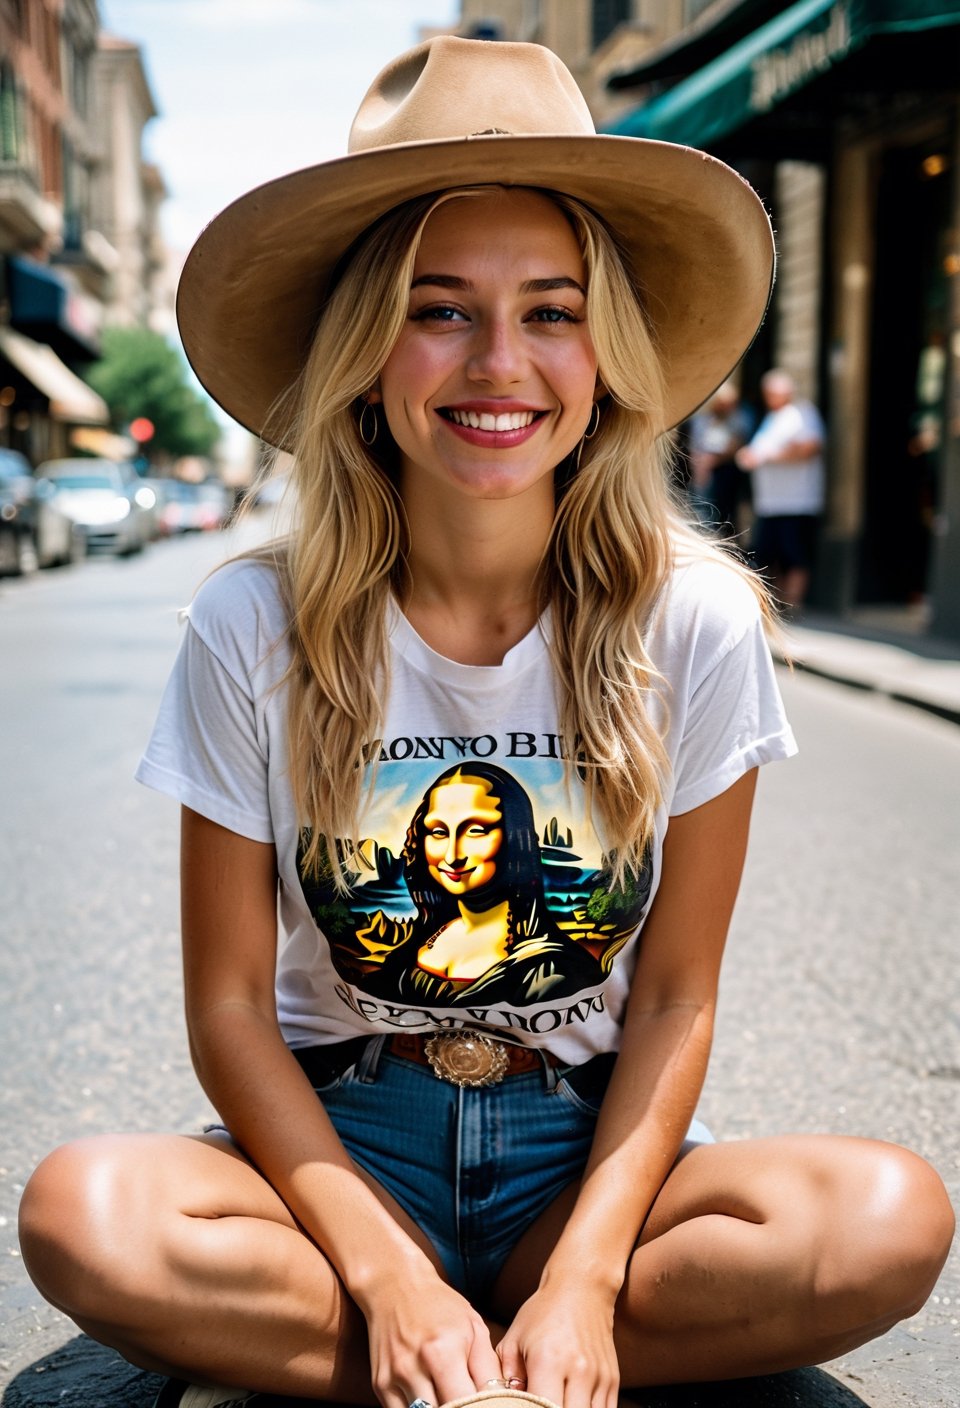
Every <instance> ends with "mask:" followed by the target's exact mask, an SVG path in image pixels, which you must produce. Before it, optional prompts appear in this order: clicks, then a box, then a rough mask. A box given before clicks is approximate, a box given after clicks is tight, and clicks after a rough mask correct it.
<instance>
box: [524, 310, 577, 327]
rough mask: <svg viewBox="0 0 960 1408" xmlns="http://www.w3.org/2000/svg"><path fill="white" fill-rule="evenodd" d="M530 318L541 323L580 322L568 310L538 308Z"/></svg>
mask: <svg viewBox="0 0 960 1408" xmlns="http://www.w3.org/2000/svg"><path fill="white" fill-rule="evenodd" d="M531 316H532V317H533V318H534V319H535V320H536V321H537V322H541V323H578V322H579V321H580V319H579V318H578V317H576V316H575V314H573V313H571V311H570V309H569V308H538V309H537V310H536V312H535V313H533V314H532V315H531Z"/></svg>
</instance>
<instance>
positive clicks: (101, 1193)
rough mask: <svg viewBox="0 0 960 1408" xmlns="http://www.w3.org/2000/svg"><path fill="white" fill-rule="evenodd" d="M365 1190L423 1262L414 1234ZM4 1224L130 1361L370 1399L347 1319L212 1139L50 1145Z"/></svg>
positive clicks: (65, 1299)
mask: <svg viewBox="0 0 960 1408" xmlns="http://www.w3.org/2000/svg"><path fill="white" fill-rule="evenodd" d="M369 1181H370V1183H371V1186H373V1187H376V1185H375V1184H374V1183H373V1181H372V1180H369ZM377 1192H378V1194H379V1195H380V1196H381V1197H382V1199H383V1201H384V1203H385V1204H386V1205H387V1206H388V1207H389V1208H390V1210H391V1212H393V1213H394V1215H395V1216H396V1217H397V1219H398V1221H400V1222H401V1223H402V1224H403V1226H404V1227H406V1228H407V1230H408V1231H409V1232H410V1234H411V1236H413V1237H415V1238H416V1240H417V1241H418V1242H419V1243H420V1245H421V1246H423V1247H424V1248H425V1249H426V1250H427V1252H428V1254H429V1255H430V1256H431V1258H432V1259H433V1260H434V1262H435V1264H437V1258H436V1254H435V1253H434V1252H433V1250H432V1248H430V1247H429V1246H428V1244H427V1243H426V1240H425V1238H424V1237H423V1235H422V1233H420V1232H419V1231H418V1230H417V1229H416V1228H415V1227H414V1226H413V1224H412V1223H411V1222H410V1220H409V1219H408V1218H407V1216H406V1214H405V1213H404V1212H403V1211H402V1210H401V1209H400V1208H399V1207H398V1206H397V1204H396V1203H395V1202H394V1201H393V1199H392V1198H390V1197H389V1195H388V1194H387V1193H385V1192H384V1191H383V1190H382V1189H380V1188H379V1187H377ZM20 1230H21V1245H22V1248H23V1254H24V1260H25V1262H26V1265H27V1269H28V1271H29V1272H30V1275H31V1276H32V1278H33V1280H34V1281H35V1283H36V1285H37V1287H38V1289H39V1290H40V1291H41V1292H42V1293H43V1295H44V1296H46V1297H47V1299H48V1300H50V1301H52V1302H53V1304H54V1305H56V1306H58V1307H59V1308H60V1309H61V1310H63V1311H65V1312H66V1314H67V1315H69V1316H71V1318H72V1319H74V1320H75V1321H76V1322H77V1324H78V1325H79V1326H80V1328H81V1329H83V1330H84V1331H86V1332H87V1333H88V1334H90V1335H91V1336H92V1337H93V1338H94V1339H97V1340H100V1341H101V1342H102V1343H104V1344H108V1345H110V1346H111V1347H113V1348H114V1349H117V1350H119V1352H120V1353H121V1354H123V1355H124V1356H125V1357H126V1358H127V1359H129V1360H130V1361H131V1362H132V1363H134V1364H138V1365H139V1366H141V1367H142V1368H145V1369H150V1370H154V1371H157V1372H160V1373H165V1374H171V1375H174V1376H179V1377H181V1378H187V1379H191V1380H196V1381H199V1382H206V1383H211V1382H212V1383H222V1384H229V1385H235V1386H238V1387H243V1388H252V1389H271V1390H273V1391H274V1392H277V1393H286V1394H291V1395H304V1396H310V1397H320V1398H333V1399H338V1400H340V1401H346V1402H357V1403H374V1402H375V1401H376V1399H375V1396H374V1394H373V1391H372V1388H371V1384H370V1372H369V1356H368V1350H367V1339H366V1326H365V1323H364V1320H363V1317H362V1316H361V1314H360V1312H359V1311H358V1309H357V1307H356V1306H355V1305H354V1303H353V1301H351V1300H350V1298H349V1296H348V1295H347V1294H346V1292H345V1291H344V1289H343V1286H342V1283H341V1282H340V1280H339V1278H338V1277H337V1275H336V1273H335V1272H334V1270H333V1268H332V1267H331V1266H330V1264H329V1262H328V1261H327V1260H326V1258H325V1257H324V1256H323V1255H322V1254H321V1252H320V1251H319V1250H318V1249H317V1247H316V1246H315V1245H314V1243H313V1242H311V1241H310V1240H309V1239H308V1238H307V1237H306V1235H305V1234H304V1233H303V1232H302V1231H301V1230H300V1228H299V1227H298V1225H297V1224H296V1223H295V1222H294V1220H293V1218H292V1217H291V1215H290V1213H289V1211H288V1210H287V1208H286V1206H285V1204H284V1203H283V1202H282V1201H281V1200H280V1198H279V1197H278V1195H277V1194H276V1193H275V1192H274V1190H273V1188H272V1187H271V1186H270V1185H269V1184H268V1183H267V1182H266V1180H265V1179H264V1178H262V1177H261V1175H260V1174H259V1173H258V1172H257V1171H256V1170H255V1169H254V1168H253V1167H252V1166H251V1165H250V1164H249V1163H248V1162H247V1161H246V1160H245V1159H244V1158H243V1157H242V1156H241V1155H240V1154H239V1153H237V1152H236V1150H235V1149H234V1148H233V1146H232V1145H230V1143H229V1141H228V1140H226V1139H225V1138H218V1137H217V1136H208V1137H205V1138H203V1139H191V1138H185V1137H183V1136H178V1135H170V1136H164V1135H155V1136H151V1135H144V1136H140V1135H137V1136H122V1137H118V1138H99V1139H90V1140H83V1141H80V1142H79V1143H77V1144H72V1145H68V1146H67V1147H66V1148H63V1149H59V1150H57V1151H56V1152H55V1153H54V1154H51V1155H50V1157H49V1158H48V1159H46V1160H45V1161H44V1162H43V1163H42V1164H41V1165H40V1166H39V1168H38V1169H37V1170H36V1172H35V1173H34V1175H33V1177H32V1179H31V1180H30V1183H29V1184H28V1186H27V1189H26V1191H25V1193H24V1196H23V1201H22V1205H21V1215H20Z"/></svg>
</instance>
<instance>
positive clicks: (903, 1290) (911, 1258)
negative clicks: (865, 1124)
mask: <svg viewBox="0 0 960 1408" xmlns="http://www.w3.org/2000/svg"><path fill="white" fill-rule="evenodd" d="M854 1145H855V1147H854V1151H853V1152H854V1161H853V1164H852V1165H851V1166H850V1167H848V1168H847V1170H845V1173H846V1176H845V1178H844V1179H843V1180H842V1187H843V1195H842V1196H843V1197H844V1199H845V1202H846V1207H845V1211H844V1214H843V1217H842V1220H841V1221H840V1224H839V1226H838V1227H837V1233H838V1246H839V1248H840V1250H841V1252H842V1254H843V1260H844V1262H845V1264H846V1274H841V1275H840V1277H839V1282H840V1284H841V1285H843V1286H844V1288H845V1290H846V1291H847V1292H848V1293H849V1292H850V1291H853V1292H855V1293H856V1292H857V1291H859V1292H860V1296H861V1297H862V1312H863V1314H864V1316H865V1317H866V1318H869V1319H871V1320H878V1321H888V1322H889V1323H890V1324H894V1323H896V1321H897V1320H901V1319H905V1318H906V1317H908V1316H910V1315H915V1314H916V1313H917V1311H919V1310H920V1308H921V1307H922V1306H923V1304H924V1303H925V1301H926V1300H927V1297H928V1296H929V1295H930V1292H931V1291H932V1290H933V1287H934V1285H935V1283H936V1280H937V1277H938V1276H939V1274H940V1271H941V1270H942V1268H943V1264H944V1262H945V1261H946V1258H947V1253H948V1252H949V1250H950V1244H951V1241H952V1240H953V1234H954V1226H955V1220H954V1214H953V1209H952V1207H951V1206H950V1200H949V1198H948V1197H947V1192H946V1189H945V1188H944V1185H943V1182H942V1180H941V1178H940V1177H939V1175H938V1174H937V1173H936V1172H935V1170H934V1169H933V1168H931V1166H930V1165H929V1164H928V1163H927V1162H926V1161H925V1160H924V1159H922V1158H920V1157H919V1156H918V1155H916V1154H913V1153H911V1152H910V1151H909V1150H907V1149H901V1148H899V1147H897V1146H896V1145H893V1144H884V1143H879V1142H878V1143H872V1142H864V1143H861V1142H860V1141H854ZM830 1260H831V1261H832V1264H833V1266H834V1268H836V1267H837V1259H836V1258H830Z"/></svg>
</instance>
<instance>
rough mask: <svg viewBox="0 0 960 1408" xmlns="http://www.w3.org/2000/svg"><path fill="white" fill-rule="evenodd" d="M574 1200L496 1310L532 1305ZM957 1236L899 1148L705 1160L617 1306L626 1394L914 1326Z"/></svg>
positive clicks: (938, 1190)
mask: <svg viewBox="0 0 960 1408" xmlns="http://www.w3.org/2000/svg"><path fill="white" fill-rule="evenodd" d="M574 1196H575V1190H573V1189H571V1190H568V1192H567V1193H565V1194H563V1195H561V1198H560V1199H558V1200H557V1202H556V1203H555V1204H554V1205H553V1206H552V1207H551V1208H550V1209H548V1210H547V1212H546V1213H544V1215H543V1217H542V1218H541V1219H540V1220H539V1221H538V1222H537V1223H536V1224H534V1226H533V1227H532V1228H531V1229H530V1231H529V1232H528V1233H527V1234H526V1235H525V1237H524V1238H523V1239H522V1240H521V1241H520V1243H518V1245H517V1247H516V1248H515V1249H514V1252H513V1253H512V1254H511V1257H510V1260H509V1261H508V1262H507V1264H506V1266H505V1267H504V1270H503V1272H502V1273H501V1277H500V1280H499V1282H498V1285H497V1288H496V1296H495V1306H494V1308H495V1310H496V1312H497V1313H498V1315H499V1316H500V1318H504V1319H509V1318H510V1317H511V1316H512V1315H513V1313H514V1312H515V1311H516V1309H517V1307H518V1306H519V1304H520V1303H521V1302H522V1301H523V1300H524V1299H525V1298H526V1297H527V1296H528V1295H530V1294H531V1293H532V1291H533V1290H534V1289H535V1288H536V1285H537V1282H538V1280H539V1274H540V1270H541V1268H542V1266H543V1265H544V1262H545V1261H546V1259H547V1257H548V1256H549V1253H550V1250H551V1248H552V1247H553V1245H554V1243H555V1241H556V1238H557V1236H558V1235H559V1231H560V1228H561V1227H562V1226H563V1222H564V1220H565V1218H566V1216H567V1214H568V1212H569V1209H570V1206H571V1204H572V1201H573V1197H574ZM952 1234H953V1214H952V1212H951V1209H950V1205H949V1202H948V1201H947V1196H946V1193H945V1191H944V1188H943V1184H942V1183H941V1181H940V1179H939V1178H938V1176H937V1175H936V1173H934V1171H933V1170H932V1169H931V1168H930V1167H929V1165H927V1164H925V1163H924V1162H923V1161H922V1160H921V1159H919V1158H917V1157H916V1156H915V1155H913V1154H909V1153H907V1152H906V1151H905V1150H903V1149H898V1148H896V1147H895V1146H893V1145H889V1144H880V1143H874V1142H872V1141H868V1140H860V1139H849V1138H840V1137H832V1136H795V1137H785V1138H779V1139H763V1140H751V1141H743V1142H738V1143H729V1144H714V1145H703V1146H700V1147H699V1148H697V1149H694V1150H693V1151H692V1152H691V1153H690V1154H688V1155H687V1157H686V1158H684V1159H682V1160H681V1161H680V1162H679V1163H678V1164H677V1165H676V1167H675V1168H674V1170H673V1171H672V1173H671V1174H670V1176H669V1177H668V1178H667V1180H666V1182H665V1183H664V1186H663V1188H662V1190H661V1192H660V1194H659V1196H658V1198H657V1200H656V1202H655V1203H654V1206H653V1209H652V1210H651V1213H650V1217H649V1218H648V1220H647V1223H646V1225H645V1227H644V1229H643V1232H642V1235H641V1237H640V1240H639V1243H638V1246H637V1249H636V1251H635V1252H634V1254H633V1257H632V1259H631V1262H630V1266H629V1268H628V1274H627V1279H626V1282H625V1285H624V1289H623V1291H622V1293H621V1296H620V1300H619V1302H618V1306H617V1322H616V1323H617V1333H616V1338H617V1351H618V1354H619V1358H620V1367H621V1374H622V1379H623V1383H624V1385H626V1386H630V1387H639V1386H641V1385H646V1384H666V1383H678V1382H693V1381H697V1380H704V1379H724V1378H741V1377H749V1376H751V1375H756V1374H766V1373H773V1372H776V1371H778V1370H782V1369H790V1368H796V1367H798V1366H801V1365H806V1364H816V1363H821V1362H823V1361H824V1360H826V1359H831V1358H834V1357H835V1356H836V1355H838V1354H842V1353H845V1352H847V1351H848V1350H849V1349H851V1348H853V1347H854V1346H855V1345H858V1344H863V1343H864V1342H865V1341H867V1340H869V1339H872V1338H874V1337H875V1336H877V1335H880V1334H883V1333H884V1332H885V1331H886V1330H888V1329H889V1328H890V1327H891V1326H892V1325H894V1324H895V1323H896V1322H897V1321H898V1320H901V1319H903V1318H904V1317H905V1316H908V1315H912V1314H914V1313H915V1312H916V1311H917V1310H918V1309H919V1308H920V1306H921V1305H922V1304H923V1303H924V1301H925V1300H926V1298H927V1296H928V1295H929V1294H930V1292H931V1290H932V1289H933V1285H934V1282H935V1281H936V1278H937V1275H938V1274H939V1271H940V1269H941V1267H942V1265H943V1262H944V1260H945V1259H946V1255H947V1251H948V1249H949V1246H950V1240H951V1237H952Z"/></svg>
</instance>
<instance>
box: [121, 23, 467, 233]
mask: <svg viewBox="0 0 960 1408" xmlns="http://www.w3.org/2000/svg"><path fill="white" fill-rule="evenodd" d="M459 11H460V6H459V3H458V0H100V16H101V23H102V26H103V28H104V29H105V30H107V31H108V32H109V33H111V34H114V35H117V36H119V37H120V38H122V39H129V40H132V41H133V42H134V43H137V44H139V45H140V46H141V48H142V51H143V62H144V67H145V69H146V73H147V78H148V81H149V83H150V87H151V90H152V92H153V97H154V101H155V104H156V106H157V108H158V109H159V113H160V115H159V116H158V117H155V118H153V119H151V121H150V122H149V123H148V124H147V127H146V130H145V134H144V154H145V156H146V158H147V159H148V160H149V161H153V162H155V163H156V164H157V165H158V166H159V168H160V170H161V173H162V175H163V178H164V180H165V182H166V184H167V186H168V188H169V191H170V195H169V198H168V200H167V201H166V202H165V203H164V206H163V209H162V216H161V220H162V226H163V231H164V235H165V237H166V240H167V243H168V244H169V245H170V246H171V248H172V250H174V251H176V253H177V254H179V255H181V256H182V255H183V254H185V253H186V251H187V250H188V249H189V247H190V245H191V244H192V243H193V241H194V239H195V238H196V236H197V235H198V234H199V233H200V231H201V229H202V228H203V226H204V225H205V224H206V223H207V221H208V220H210V219H211V218H212V217H213V216H214V215H215V214H216V213H217V212H218V211H219V210H222V209H223V207H224V206H225V205H228V204H229V203H230V201H231V200H233V198H234V197H235V196H238V195H241V194H242V193H243V192H244V191H247V190H250V189H251V187H253V186H256V185H259V184H260V183H261V182H263V181H268V180H270V179H271V178H273V177H274V176H280V175H282V174H283V173H284V172H287V171H294V170H296V169H297V168H298V167H301V166H310V165H312V164H313V163H314V162H318V161H326V160H328V159H330V158H332V157H337V156H342V155H344V153H345V152H346V145H347V134H348V132H349V130H350V124H351V122H352V120H353V116H354V113H355V112H356V110H357V108H358V106H359V104H360V100H361V99H362V97H363V95H364V93H365V92H366V90H367V88H368V87H369V86H370V83H371V81H372V80H373V78H374V77H375V76H376V74H377V73H378V72H379V70H380V69H381V68H382V67H383V65H384V64H385V63H387V62H388V61H389V60H390V59H392V58H394V57H395V56H396V55H397V54H399V53H401V52H402V51H403V50H404V49H408V48H410V47H411V46H412V45H413V44H415V43H417V41H418V37H419V36H418V27H419V26H420V25H453V24H455V23H456V22H457V19H458V16H459Z"/></svg>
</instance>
